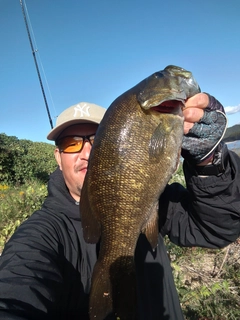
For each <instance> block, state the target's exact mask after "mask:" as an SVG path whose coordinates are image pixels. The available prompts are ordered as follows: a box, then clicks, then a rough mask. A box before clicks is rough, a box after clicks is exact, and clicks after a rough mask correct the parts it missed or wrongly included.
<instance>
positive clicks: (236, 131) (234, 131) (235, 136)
mask: <svg viewBox="0 0 240 320" xmlns="http://www.w3.org/2000/svg"><path fill="white" fill-rule="evenodd" d="M235 140H240V124H236V125H235V126H232V127H230V128H227V130H226V133H225V135H224V138H223V141H225V142H231V141H235Z"/></svg>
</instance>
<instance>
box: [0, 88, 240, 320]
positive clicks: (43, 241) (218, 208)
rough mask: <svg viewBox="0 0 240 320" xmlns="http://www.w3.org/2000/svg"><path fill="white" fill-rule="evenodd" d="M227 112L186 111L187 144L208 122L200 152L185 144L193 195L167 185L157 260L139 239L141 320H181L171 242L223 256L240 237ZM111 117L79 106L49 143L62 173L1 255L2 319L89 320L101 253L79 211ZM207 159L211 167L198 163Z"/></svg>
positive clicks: (238, 165) (199, 105)
mask: <svg viewBox="0 0 240 320" xmlns="http://www.w3.org/2000/svg"><path fill="white" fill-rule="evenodd" d="M205 110H208V111H210V112H209V113H208V114H206V111H205ZM219 110H223V108H222V106H221V104H220V103H219V102H218V101H217V100H215V99H214V98H213V97H211V96H209V95H207V94H204V93H200V94H197V95H196V96H194V97H192V98H190V99H188V100H187V101H186V107H185V110H184V116H185V126H184V132H185V134H188V133H191V132H194V130H196V128H197V131H198V129H199V127H198V125H200V127H201V126H202V122H201V121H200V119H205V118H207V121H206V123H205V124H204V127H201V130H199V132H200V133H196V132H195V134H194V135H193V136H194V137H197V138H198V140H199V141H200V143H199V144H196V141H195V140H192V136H191V135H189V134H188V135H186V136H185V138H184V141H183V148H185V149H183V152H182V155H183V156H184V157H185V158H186V159H187V160H185V162H184V171H185V175H186V180H187V189H185V188H183V187H182V186H181V185H179V184H172V185H168V186H167V187H166V189H165V191H164V193H163V194H162V196H161V198H160V201H159V206H160V208H161V216H160V225H159V229H160V233H159V243H158V248H157V250H156V252H155V255H153V254H152V252H151V248H150V246H149V244H148V242H147V240H146V238H145V236H144V235H141V236H140V237H139V241H138V244H137V248H136V254H135V260H136V269H137V284H138V285H137V288H138V317H137V318H138V319H144V320H146V319H166V320H167V319H168V320H180V319H183V315H182V311H181V308H180V304H179V299H178V295H177V292H176V288H175V285H174V281H173V276H172V272H171V267H170V263H169V259H168V257H167V253H166V248H165V247H164V243H163V236H165V235H168V236H169V238H170V239H171V240H172V241H173V242H174V243H176V244H179V245H182V246H197V245H199V246H203V247H209V248H220V247H224V246H226V245H228V244H229V243H231V242H233V241H234V240H235V239H237V237H238V236H239V229H240V219H239V212H240V210H239V209H240V197H239V188H240V173H239V172H240V159H239V158H238V157H237V155H236V154H234V153H233V152H230V151H228V150H227V148H226V146H225V145H224V144H220V143H219V142H220V140H221V138H222V132H223V130H222V127H223V126H225V125H226V123H224V121H223V122H222V119H223V118H224V117H221V116H220V117H218V114H217V112H218V111H219ZM104 112H105V109H103V108H101V107H99V106H97V105H94V104H90V103H79V104H77V105H75V106H72V107H70V108H68V109H66V110H65V111H63V112H62V113H61V114H60V116H59V117H58V119H57V123H56V127H55V128H54V129H52V130H51V132H50V133H49V134H48V139H49V140H53V141H55V142H56V150H55V158H56V161H57V163H58V165H59V166H58V169H57V170H56V171H55V172H54V173H53V174H52V175H51V176H50V180H49V185H48V196H47V198H46V200H45V202H44V204H43V206H42V208H41V210H38V211H36V212H35V213H33V215H32V216H31V217H30V218H29V219H28V220H27V221H25V222H24V223H23V224H22V225H21V226H20V227H19V228H18V230H17V231H16V232H15V234H14V235H13V236H12V238H11V239H10V240H9V242H8V243H7V244H6V246H5V249H4V251H3V254H2V257H1V259H0V319H34V320H37V319H41V320H42V319H71V320H74V319H89V317H88V297H89V290H90V285H91V275H92V270H93V267H94V264H95V262H96V259H97V246H95V245H92V244H87V243H86V242H85V241H84V239H83V234H82V228H81V220H80V215H79V201H80V196H81V188H82V185H83V181H84V177H85V174H86V170H87V163H88V158H89V154H90V151H91V146H92V143H93V141H94V134H95V133H96V130H97V127H98V124H99V123H100V121H101V119H102V117H103V115H104ZM220 113H221V112H220ZM209 115H211V119H209ZM218 119H220V120H218ZM195 124H197V126H195ZM214 126H215V127H214ZM213 127H214V128H215V129H216V130H214V132H213V134H212V135H209V134H206V131H205V130H206V128H207V129H209V128H213ZM220 127H221V130H218V128H220ZM189 130H190V132H189ZM202 132H203V133H204V134H203V136H202ZM212 136H214V138H212ZM209 144H210V145H211V147H210V149H209ZM206 146H207V147H206ZM196 147H197V148H196ZM209 150H210V152H209ZM199 154H201V157H200V159H204V161H200V162H199ZM202 156H203V157H202ZM196 163H197V164H198V165H196Z"/></svg>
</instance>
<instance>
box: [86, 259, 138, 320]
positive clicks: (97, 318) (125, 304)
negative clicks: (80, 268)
mask: <svg viewBox="0 0 240 320" xmlns="http://www.w3.org/2000/svg"><path fill="white" fill-rule="evenodd" d="M126 258H129V259H131V267H130V265H129V261H128V265H127V267H126V264H125V262H126ZM122 259H123V260H124V261H121V260H122ZM132 260H133V258H132V257H120V258H118V259H117V260H116V261H115V262H114V263H112V264H111V266H110V267H106V265H104V264H103V263H100V262H99V261H98V262H97V263H96V265H95V267H94V272H93V277H92V287H91V293H90V301H89V314H90V320H107V319H109V320H110V319H111V320H113V319H116V320H135V319H136V276H135V269H134V262H133V261H132ZM122 262H124V263H122ZM129 267H130V268H129Z"/></svg>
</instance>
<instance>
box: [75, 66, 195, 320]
mask: <svg viewBox="0 0 240 320" xmlns="http://www.w3.org/2000/svg"><path fill="white" fill-rule="evenodd" d="M199 91H200V89H199V86H198V84H197V83H196V81H195V80H194V78H193V77H192V75H191V73H190V72H189V71H186V70H184V69H182V68H180V67H176V66H168V67H166V68H165V69H164V70H162V71H159V72H156V73H155V74H153V75H151V76H150V77H148V78H146V79H144V80H143V81H141V82H140V83H139V84H137V85H136V86H134V87H133V88H131V89H130V90H128V91H127V92H125V93H123V94H122V95H121V96H119V97H118V98H117V99H116V100H115V101H114V102H113V103H112V104H111V105H110V107H109V108H108V110H107V111H106V113H105V115H104V118H103V120H102V121H101V123H100V125H99V128H98V130H97V133H96V136H95V140H94V144H93V147H92V150H91V154H90V158H89V164H88V171H87V174H86V177H85V181H84V185H83V188H82V193H81V200H80V214H81V219H82V226H83V234H84V239H85V241H87V242H90V243H97V242H98V241H100V251H99V257H98V260H97V262H96V265H95V267H94V271H93V275H92V286H91V292H90V301H89V316H90V319H91V320H93V319H96V320H103V319H110V318H111V319H116V318H118V319H121V320H128V319H129V320H130V319H136V279H135V266H134V251H135V248H136V243H137V241H138V238H139V235H140V233H141V232H142V233H145V235H146V237H147V239H148V241H149V242H150V244H151V247H152V250H154V249H155V248H156V246H157V240H158V214H161V210H158V199H159V197H160V194H161V193H162V191H163V190H164V188H165V186H166V184H167V183H168V181H169V179H170V178H171V176H172V174H173V173H174V171H175V170H176V168H177V166H178V162H179V158H180V151H181V144H182V137H183V117H182V111H181V108H182V107H183V105H184V101H185V100H186V99H187V98H188V97H190V96H192V95H194V94H196V93H198V92H199ZM165 101H168V104H167V105H165V106H164V102H165ZM169 101H171V103H169ZM162 108H163V109H162ZM162 110H164V112H162ZM158 211H159V212H158Z"/></svg>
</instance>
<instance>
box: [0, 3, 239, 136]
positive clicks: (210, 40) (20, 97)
mask: <svg viewBox="0 0 240 320" xmlns="http://www.w3.org/2000/svg"><path fill="white" fill-rule="evenodd" d="M22 1H23V3H24V4H26V10H27V16H28V17H29V18H30V20H28V23H29V28H30V31H31V37H32V41H33V45H34V49H35V50H37V52H36V58H37V62H38V66H39V70H40V75H41V78H42V81H43V87H44V91H45V94H46V99H47V103H48V107H49V109H50V115H51V118H52V121H53V124H54V125H55V122H56V117H57V116H58V115H59V114H60V113H61V112H62V111H63V110H64V109H65V108H67V107H69V106H71V105H73V104H76V103H78V102H80V101H89V102H93V103H96V104H99V105H102V106H103V107H105V108H108V106H109V105H110V104H111V102H112V101H113V100H114V99H115V98H117V97H118V96H119V95H120V94H122V93H123V92H125V91H126V90H128V89H130V88H131V87H133V86H134V85H136V84H137V83H138V82H140V81H141V80H143V79H144V78H146V77H148V76H149V75H151V74H152V73H154V72H155V71H159V70H162V69H164V68H165V67H166V66H167V65H169V64H174V65H178V66H181V67H183V68H185V69H187V70H190V71H192V73H193V75H194V77H195V78H196V80H197V81H198V83H199V85H200V87H201V89H202V91H205V92H208V93H210V94H212V95H213V96H215V97H216V98H217V99H218V100H219V101H220V102H221V103H222V104H223V106H224V107H225V108H226V111H227V114H228V120H229V126H232V125H234V124H239V123H240V93H239V91H240V90H239V89H240V76H239V75H240V19H239V12H240V1H239V0H229V1H225V0H222V1H219V0H202V1H191V0H181V1H178V0H175V1H174V0H168V1H161V0H101V1H100V0H81V1H80V0H22ZM0 43H1V51H0V57H1V59H0V104H1V105H0V119H1V122H0V133H5V134H7V135H9V136H16V137H18V138H19V139H29V140H32V141H41V142H47V141H48V140H47V139H46V135H47V133H48V132H49V131H50V129H51V127H50V122H49V118H48V114H47V111H46V106H45V102H44V99H43V94H42V91H41V87H40V84H39V79H38V76H37V72H36V67H35V64H34V59H33V55H32V52H31V47H30V43H29V39H28V35H27V30H26V26H25V23H24V19H23V14H22V10H21V5H20V1H19V0H0Z"/></svg>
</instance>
